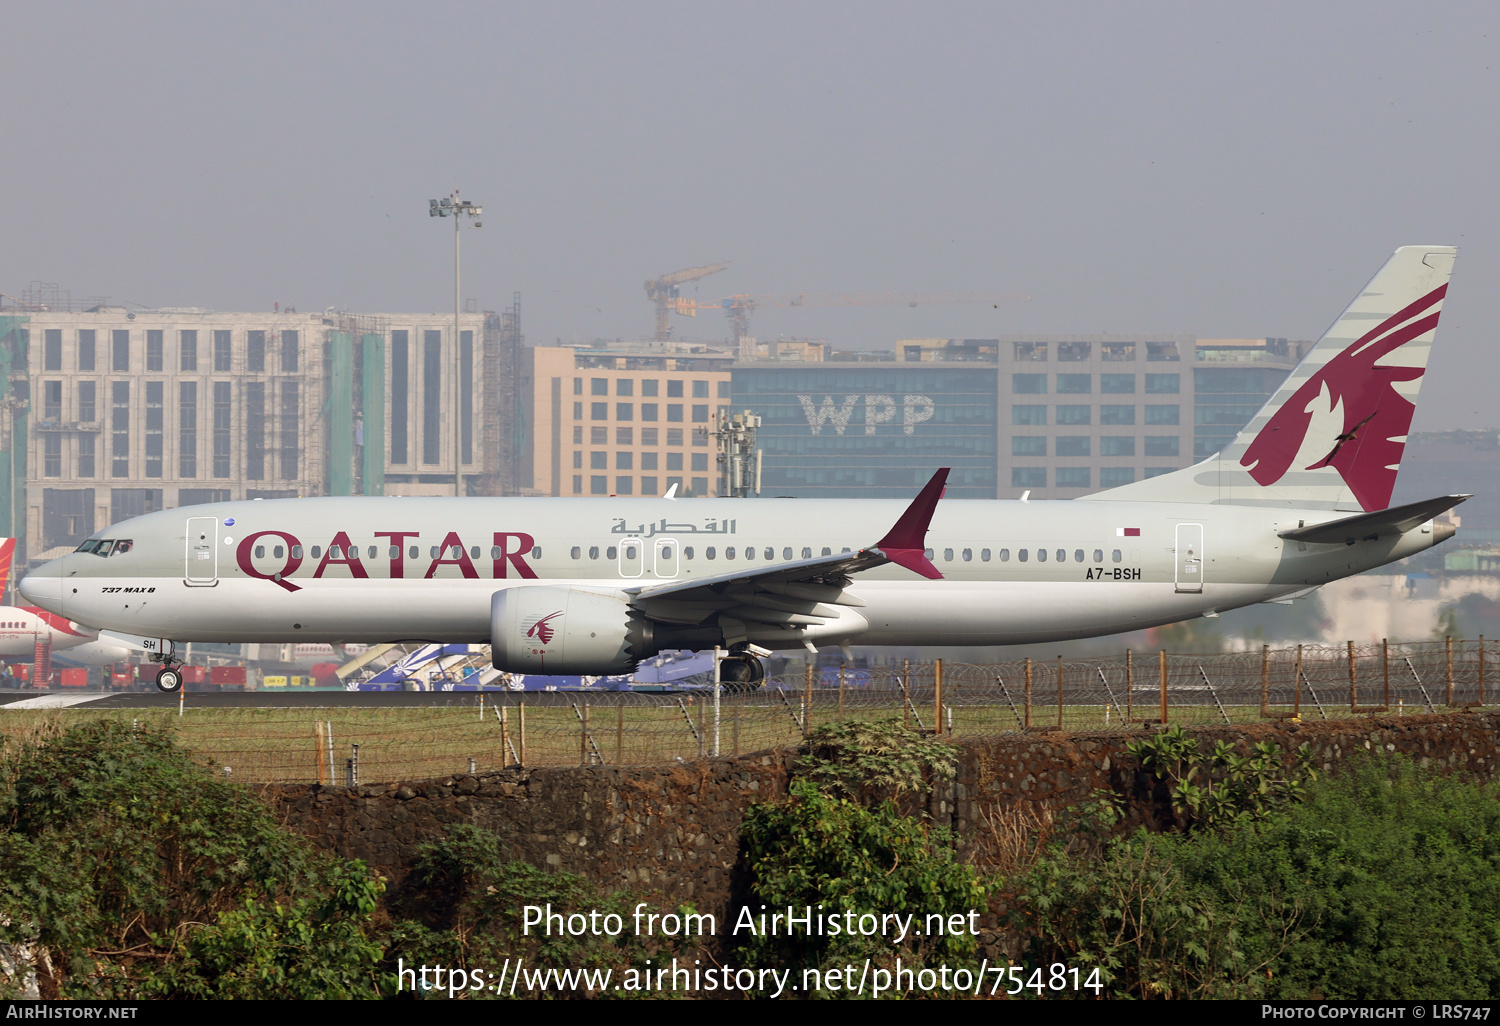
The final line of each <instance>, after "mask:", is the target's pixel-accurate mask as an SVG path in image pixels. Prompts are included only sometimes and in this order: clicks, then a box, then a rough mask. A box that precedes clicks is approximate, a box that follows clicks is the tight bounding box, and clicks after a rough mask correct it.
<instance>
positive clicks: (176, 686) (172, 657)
mask: <svg viewBox="0 0 1500 1026" xmlns="http://www.w3.org/2000/svg"><path fill="white" fill-rule="evenodd" d="M153 647H155V648H156V649H157V650H158V651H160V652H161V654H162V655H161V669H160V670H157V671H156V690H158V691H160V692H162V693H164V694H168V695H171V694H176V693H177V692H178V691H181V690H182V671H181V670H179V669H176V667H178V666H181V665H182V660H181V659H178V658H177V646H176V645H174V644H173V643H172V642H170V641H167V640H165V639H161V640H157V641H156V643H155V645H154V646H153V645H152V644H151V643H150V642H148V643H147V646H146V648H147V651H150V650H151V648H153Z"/></svg>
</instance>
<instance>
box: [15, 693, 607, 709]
mask: <svg viewBox="0 0 1500 1026" xmlns="http://www.w3.org/2000/svg"><path fill="white" fill-rule="evenodd" d="M483 694H484V704H485V705H495V704H505V705H511V706H514V705H516V704H517V703H519V702H521V701H523V700H524V701H525V702H526V704H527V705H529V706H533V707H535V706H567V705H569V704H579V703H581V702H583V701H584V700H587V701H589V702H591V703H601V702H607V701H612V700H613V699H614V698H615V696H616V695H617V694H620V692H613V691H599V692H580V691H525V692H515V691H513V692H505V691H486V692H483ZM479 695H480V692H477V691H341V690H332V689H329V690H323V691H310V690H309V691H292V692H279V691H223V692H211V691H189V692H186V693H185V694H184V696H183V699H182V701H183V704H184V705H185V706H186V707H188V708H190V709H331V708H336V709H433V708H443V707H445V706H448V707H451V706H469V707H474V706H478V705H479ZM177 702H178V698H177V696H176V695H164V694H161V693H159V692H145V691H120V692H113V693H102V692H98V691H93V692H86V693H82V694H76V693H75V694H70V693H65V692H59V691H33V690H20V691H9V690H7V691H0V709H17V710H19V709H87V710H95V709H175V708H177Z"/></svg>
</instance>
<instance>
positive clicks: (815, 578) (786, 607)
mask: <svg viewBox="0 0 1500 1026" xmlns="http://www.w3.org/2000/svg"><path fill="white" fill-rule="evenodd" d="M947 479H948V469H947V468H946V467H945V468H943V469H941V470H939V471H938V472H937V473H936V474H934V475H933V476H932V479H931V480H930V481H928V482H927V484H926V486H925V487H923V489H922V491H921V492H920V493H918V495H917V497H916V498H915V499H913V500H912V503H911V505H910V506H908V507H907V508H906V511H905V512H904V513H902V515H901V518H900V519H899V520H897V521H896V524H895V525H894V526H893V527H892V528H891V529H890V530H889V531H887V532H886V534H885V537H883V538H882V539H881V540H880V541H879V542H878V543H876V544H875V545H873V546H871V547H870V548H867V549H860V550H859V551H858V552H848V551H845V552H838V553H830V554H829V555H826V556H813V557H810V558H808V559H796V560H789V561H787V562H784V563H772V564H769V565H766V566H763V567H756V568H753V569H752V568H749V567H747V568H745V569H743V570H733V571H730V572H728V573H722V574H716V575H714V576H712V577H694V578H686V579H683V580H677V581H669V582H664V583H661V584H651V585H642V586H639V587H632V588H626V589H624V590H625V591H626V593H627V594H629V595H630V596H631V605H633V606H634V607H635V608H636V609H638V610H640V611H641V612H642V613H643V614H644V615H645V616H646V617H647V618H648V619H651V620H656V621H658V622H661V623H665V624H676V625H693V626H698V625H702V624H705V623H707V622H708V621H709V620H710V619H713V618H715V617H717V619H718V622H719V625H720V626H721V627H724V628H726V633H729V632H731V631H732V630H734V629H736V628H737V627H739V626H742V624H743V622H746V621H748V622H751V623H756V624H770V625H775V626H778V627H816V626H821V625H822V624H825V623H827V622H828V621H829V620H834V619H838V618H839V617H840V616H841V615H842V614H841V610H840V607H858V606H863V605H864V603H863V602H862V601H860V600H859V599H857V598H855V597H854V596H853V595H851V594H849V592H848V590H847V589H848V586H849V583H850V580H851V578H853V576H854V575H855V574H858V573H863V572H864V571H866V570H873V569H875V568H876V567H878V566H884V565H886V564H887V563H897V564H899V565H901V566H904V567H906V568H908V569H910V570H913V571H915V572H916V573H919V574H921V575H922V576H924V577H927V578H941V577H942V574H941V573H939V572H938V569H937V567H935V566H933V565H932V563H931V562H929V561H928V559H927V557H926V554H925V552H924V548H925V544H926V537H927V527H928V524H929V523H931V521H932V514H933V511H934V510H935V509H936V508H937V502H938V500H939V499H940V498H942V495H943V485H944V483H945V482H946V481H947Z"/></svg>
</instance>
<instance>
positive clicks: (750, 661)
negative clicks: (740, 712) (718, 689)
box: [719, 653, 766, 694]
mask: <svg viewBox="0 0 1500 1026" xmlns="http://www.w3.org/2000/svg"><path fill="white" fill-rule="evenodd" d="M765 679H766V667H765V664H764V663H762V662H761V661H760V660H759V659H757V658H755V656H753V655H750V654H748V653H736V654H734V655H732V656H730V657H729V658H727V659H725V660H723V661H722V662H721V663H719V682H720V683H721V684H723V686H724V690H725V691H728V692H729V693H730V694H739V693H743V692H746V691H754V690H755V689H756V688H758V687H760V684H761V681H763V680H765Z"/></svg>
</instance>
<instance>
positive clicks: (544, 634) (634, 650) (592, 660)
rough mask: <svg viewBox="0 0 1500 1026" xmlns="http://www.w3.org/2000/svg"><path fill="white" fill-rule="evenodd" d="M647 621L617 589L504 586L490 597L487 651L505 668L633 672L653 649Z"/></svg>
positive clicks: (600, 673)
mask: <svg viewBox="0 0 1500 1026" xmlns="http://www.w3.org/2000/svg"><path fill="white" fill-rule="evenodd" d="M651 626H652V625H651V624H650V623H648V622H646V621H643V620H640V619H639V618H638V617H637V616H636V615H635V614H634V613H633V612H632V610H631V609H630V606H629V604H628V603H627V602H626V600H625V596H624V595H623V594H621V593H620V592H616V591H604V590H598V591H595V590H591V589H588V588H568V587H551V586H539V587H517V588H507V589H505V590H504V591H497V592H495V594H494V597H493V598H491V599H490V654H491V658H492V660H493V661H494V664H495V668H496V669H497V670H504V671H506V672H507V673H540V674H548V673H554V674H574V673H577V674H588V675H590V676H596V675H597V676H604V675H609V674H620V673H633V672H634V671H635V668H636V664H637V663H639V662H640V661H641V660H642V659H644V658H645V657H646V656H648V655H652V654H654V653H655V648H654V647H653V645H652V630H651Z"/></svg>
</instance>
